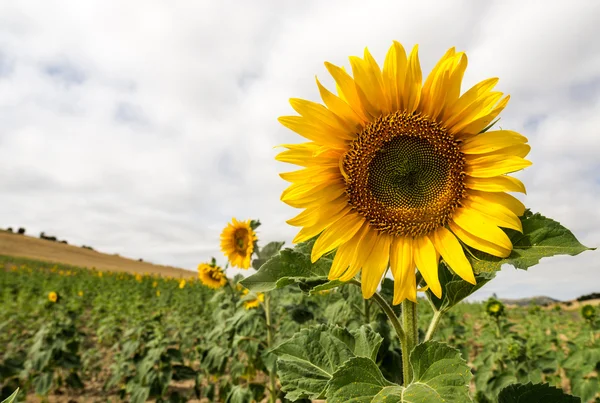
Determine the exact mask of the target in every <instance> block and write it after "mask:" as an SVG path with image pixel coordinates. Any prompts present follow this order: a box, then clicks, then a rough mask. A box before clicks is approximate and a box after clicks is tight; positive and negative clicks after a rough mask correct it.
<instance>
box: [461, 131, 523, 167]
mask: <svg viewBox="0 0 600 403" xmlns="http://www.w3.org/2000/svg"><path fill="white" fill-rule="evenodd" d="M474 137H475V136H474ZM529 151H531V146H530V145H529V144H515V145H512V146H509V147H504V148H501V149H499V150H495V151H491V152H488V153H485V154H468V153H465V159H466V160H467V163H470V162H471V161H476V160H479V159H483V158H484V157H496V156H498V157H503V158H506V157H521V158H525V157H526V156H527V154H529Z"/></svg>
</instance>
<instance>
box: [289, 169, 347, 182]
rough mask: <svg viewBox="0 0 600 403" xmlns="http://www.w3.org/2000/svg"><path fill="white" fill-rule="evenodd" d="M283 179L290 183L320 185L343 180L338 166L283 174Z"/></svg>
mask: <svg viewBox="0 0 600 403" xmlns="http://www.w3.org/2000/svg"><path fill="white" fill-rule="evenodd" d="M279 177H281V179H283V180H285V181H288V182H303V183H318V182H324V181H326V180H327V181H329V180H335V179H337V178H341V173H340V169H339V167H338V166H333V167H332V166H320V165H317V166H312V167H309V168H304V169H299V170H297V171H292V172H282V173H280V174H279Z"/></svg>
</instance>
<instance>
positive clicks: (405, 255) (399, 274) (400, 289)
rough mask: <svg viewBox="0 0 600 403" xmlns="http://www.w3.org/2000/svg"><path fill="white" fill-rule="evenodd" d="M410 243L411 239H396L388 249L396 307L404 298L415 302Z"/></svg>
mask: <svg viewBox="0 0 600 403" xmlns="http://www.w3.org/2000/svg"><path fill="white" fill-rule="evenodd" d="M412 243H413V242H412V238H396V239H394V241H393V242H392V246H391V247H390V269H391V271H392V275H393V276H394V300H393V304H394V305H398V304H399V303H401V302H402V301H404V300H405V299H406V298H408V299H410V300H411V301H413V302H417V284H416V277H415V263H414V259H413V247H412Z"/></svg>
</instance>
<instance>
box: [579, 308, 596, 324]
mask: <svg viewBox="0 0 600 403" xmlns="http://www.w3.org/2000/svg"><path fill="white" fill-rule="evenodd" d="M581 316H582V317H583V319H585V320H587V321H589V322H593V321H594V319H595V318H596V308H594V307H593V306H592V305H584V306H583V307H581Z"/></svg>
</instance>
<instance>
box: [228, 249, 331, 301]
mask: <svg viewBox="0 0 600 403" xmlns="http://www.w3.org/2000/svg"><path fill="white" fill-rule="evenodd" d="M314 242H315V240H314V239H311V240H309V241H306V242H303V243H301V244H298V245H296V247H295V248H294V249H290V248H286V249H284V250H282V251H280V252H279V254H277V255H275V256H273V257H272V258H270V259H269V260H268V261H267V262H266V263H265V264H263V265H262V266H261V267H260V269H259V270H258V272H257V273H255V274H253V275H251V276H249V277H246V278H245V279H243V280H242V281H241V282H240V283H241V284H242V285H243V286H244V287H246V288H248V289H249V290H250V291H254V292H266V291H271V290H274V289H275V288H281V287H284V286H286V285H289V284H294V283H296V282H299V281H306V280H326V279H327V274H328V273H329V268H330V267H331V263H332V262H333V259H332V258H331V257H328V256H323V257H321V258H320V259H319V260H318V261H316V262H315V263H312V262H311V260H310V253H311V251H312V247H313V245H314Z"/></svg>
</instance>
